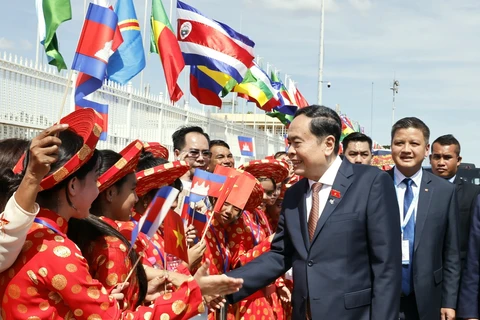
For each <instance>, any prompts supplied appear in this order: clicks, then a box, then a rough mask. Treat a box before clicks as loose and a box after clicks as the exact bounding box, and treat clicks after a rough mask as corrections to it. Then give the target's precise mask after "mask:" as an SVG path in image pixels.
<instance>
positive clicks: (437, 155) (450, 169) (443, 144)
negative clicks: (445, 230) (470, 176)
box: [430, 134, 480, 270]
mask: <svg viewBox="0 0 480 320" xmlns="http://www.w3.org/2000/svg"><path fill="white" fill-rule="evenodd" d="M461 162H462V157H461V156H460V143H459V142H458V140H457V139H456V138H455V137H454V136H453V135H451V134H446V135H443V136H441V137H438V138H437V139H436V140H435V141H433V143H432V153H431V154H430V164H431V166H432V172H433V174H435V175H436V176H439V177H441V178H444V179H446V180H448V181H449V182H451V183H453V184H455V188H456V190H457V202H458V207H459V216H458V234H459V238H460V260H461V265H462V270H463V266H464V264H465V259H466V256H467V245H468V235H469V234H470V220H471V219H472V213H473V210H474V209H475V200H476V198H477V195H478V193H479V192H480V189H479V188H478V187H477V186H476V185H474V184H471V183H469V182H467V181H465V180H462V179H460V178H459V177H458V176H457V171H458V167H459V166H460V163H461Z"/></svg>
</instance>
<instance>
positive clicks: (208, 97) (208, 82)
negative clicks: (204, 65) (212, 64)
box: [190, 66, 223, 108]
mask: <svg viewBox="0 0 480 320" xmlns="http://www.w3.org/2000/svg"><path fill="white" fill-rule="evenodd" d="M222 89H223V87H222V86H221V85H220V84H219V83H218V82H216V81H215V80H214V79H212V78H211V77H209V76H208V75H207V74H205V73H204V72H203V71H202V70H201V69H199V68H198V67H197V66H190V92H191V93H192V95H193V96H194V97H195V98H197V100H198V102H200V103H201V104H205V105H207V106H216V107H219V108H221V107H222V99H220V97H219V96H218V94H219V93H220V92H221V91H222Z"/></svg>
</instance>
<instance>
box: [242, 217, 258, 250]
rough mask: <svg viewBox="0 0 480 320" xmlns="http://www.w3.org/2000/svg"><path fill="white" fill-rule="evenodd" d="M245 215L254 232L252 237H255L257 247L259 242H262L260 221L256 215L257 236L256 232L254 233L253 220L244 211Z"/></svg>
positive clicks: (254, 241)
mask: <svg viewBox="0 0 480 320" xmlns="http://www.w3.org/2000/svg"><path fill="white" fill-rule="evenodd" d="M243 214H244V215H245V217H246V218H247V219H248V222H249V224H250V229H251V230H252V235H253V243H254V244H255V245H257V244H258V242H259V241H260V221H259V220H258V215H257V214H255V220H256V221H255V222H256V224H257V234H256V235H255V232H254V231H253V223H252V219H250V217H249V216H248V214H247V212H246V211H243Z"/></svg>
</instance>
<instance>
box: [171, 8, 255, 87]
mask: <svg viewBox="0 0 480 320" xmlns="http://www.w3.org/2000/svg"><path fill="white" fill-rule="evenodd" d="M177 18H178V22H177V28H178V29H177V35H178V41H179V43H180V48H181V49H182V53H183V57H184V59H185V64H187V65H197V66H199V65H201V66H206V67H207V68H209V69H211V70H216V71H220V72H223V73H225V74H228V75H229V76H231V77H232V78H234V79H235V80H236V81H237V82H238V83H240V82H242V80H243V78H244V76H245V74H246V73H247V71H248V69H249V68H250V67H251V66H252V65H253V59H254V55H253V47H254V46H255V43H254V42H253V41H252V40H250V39H249V38H248V37H246V36H244V35H243V34H241V33H238V32H236V31H235V30H233V29H232V28H230V27H229V26H227V25H225V24H223V23H221V22H218V21H215V20H211V19H209V18H207V17H205V16H204V15H203V14H202V13H201V12H200V11H198V10H197V9H195V8H193V7H191V6H189V5H187V4H186V3H184V2H182V1H180V0H179V1H177Z"/></svg>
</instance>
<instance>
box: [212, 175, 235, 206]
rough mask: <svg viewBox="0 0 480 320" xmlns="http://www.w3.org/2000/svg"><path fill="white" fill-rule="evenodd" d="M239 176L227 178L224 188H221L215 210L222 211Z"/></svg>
mask: <svg viewBox="0 0 480 320" xmlns="http://www.w3.org/2000/svg"><path fill="white" fill-rule="evenodd" d="M239 177H240V176H236V177H228V178H227V181H225V184H224V185H223V188H222V190H221V193H220V196H219V197H218V199H217V202H215V207H214V208H213V212H221V211H222V207H223V204H224V203H225V201H226V200H227V198H228V196H229V195H230V192H231V191H232V190H233V189H234V187H235V183H236V181H237V179H238V178H239Z"/></svg>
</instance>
